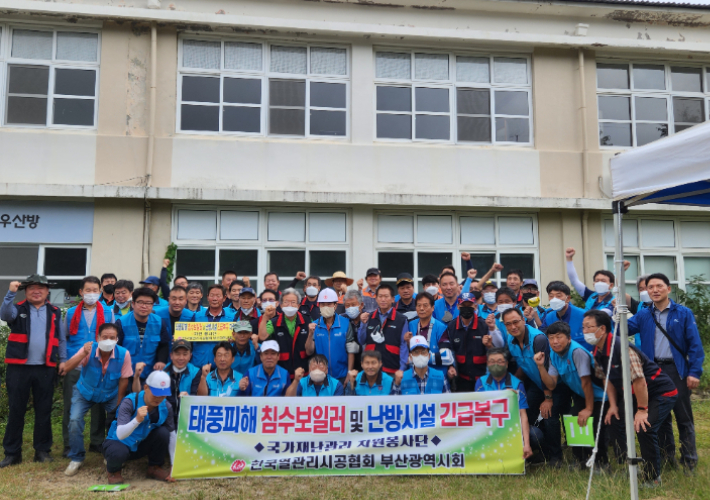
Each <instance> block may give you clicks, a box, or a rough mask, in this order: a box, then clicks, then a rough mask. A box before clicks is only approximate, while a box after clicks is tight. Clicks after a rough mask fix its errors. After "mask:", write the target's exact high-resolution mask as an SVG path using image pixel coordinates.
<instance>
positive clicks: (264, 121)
mask: <svg viewBox="0 0 710 500" xmlns="http://www.w3.org/2000/svg"><path fill="white" fill-rule="evenodd" d="M180 45H181V47H182V53H181V59H180V61H181V64H180V67H181V69H180V106H179V110H178V113H179V119H178V123H179V125H178V126H179V130H181V131H183V132H212V133H233V134H247V135H272V136H296V137H345V136H347V135H348V104H347V103H348V93H349V89H348V86H349V77H348V51H347V49H346V48H342V47H330V46H320V45H308V46H305V45H286V44H276V43H274V44H269V43H262V42H254V41H237V40H234V41H211V40H191V39H185V40H182V42H181V44H180Z"/></svg>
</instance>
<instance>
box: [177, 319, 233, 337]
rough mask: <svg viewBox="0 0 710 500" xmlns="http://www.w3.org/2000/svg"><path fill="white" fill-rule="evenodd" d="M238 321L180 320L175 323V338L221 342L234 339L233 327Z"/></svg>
mask: <svg viewBox="0 0 710 500" xmlns="http://www.w3.org/2000/svg"><path fill="white" fill-rule="evenodd" d="M236 325H237V323H236V322H230V323H197V322H188V321H178V322H177V323H175V338H176V339H185V340H189V341H190V342H219V341H221V340H232V338H233V337H232V328H233V327H234V326H236Z"/></svg>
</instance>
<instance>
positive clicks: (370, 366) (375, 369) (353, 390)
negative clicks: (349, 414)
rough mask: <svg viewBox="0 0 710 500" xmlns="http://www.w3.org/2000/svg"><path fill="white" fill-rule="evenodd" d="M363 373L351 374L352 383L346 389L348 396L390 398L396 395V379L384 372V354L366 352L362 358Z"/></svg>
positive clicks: (354, 371) (352, 372)
mask: <svg viewBox="0 0 710 500" xmlns="http://www.w3.org/2000/svg"><path fill="white" fill-rule="evenodd" d="M361 363H362V371H361V372H360V373H358V372H357V370H352V371H351V372H350V383H349V384H348V385H347V386H346V387H345V394H346V395H348V396H389V395H390V394H394V393H393V392H392V386H393V385H394V379H393V378H392V377H390V376H389V375H387V374H386V373H385V372H383V371H382V354H380V353H379V352H378V351H365V352H363V353H362V358H361Z"/></svg>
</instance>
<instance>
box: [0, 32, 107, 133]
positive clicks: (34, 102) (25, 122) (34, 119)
mask: <svg viewBox="0 0 710 500" xmlns="http://www.w3.org/2000/svg"><path fill="white" fill-rule="evenodd" d="M8 39H9V43H8V44H6V45H7V46H6V47H0V51H1V52H2V53H3V54H4V55H5V56H6V57H7V67H6V79H7V83H6V85H5V91H6V95H5V99H4V104H5V106H4V113H3V115H4V123H5V124H6V125H13V126H35V127H62V128H66V127H77V128H93V127H94V126H95V124H96V115H97V105H96V103H97V100H96V99H97V94H98V68H99V34H98V33H91V32H79V31H63V30H51V29H46V28H37V29H35V28H20V27H14V28H12V29H11V32H10V36H9V37H8Z"/></svg>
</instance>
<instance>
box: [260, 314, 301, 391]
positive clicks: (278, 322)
mask: <svg viewBox="0 0 710 500" xmlns="http://www.w3.org/2000/svg"><path fill="white" fill-rule="evenodd" d="M262 317H263V316H262ZM309 323H310V320H309V319H308V316H304V315H303V314H301V313H296V328H295V329H294V331H293V337H292V336H291V333H290V332H289V331H288V326H286V320H285V319H284V315H283V313H279V314H278V315H277V316H276V317H274V318H272V319H271V324H272V325H273V327H274V333H272V334H271V335H270V336H269V339H268V340H275V341H276V342H277V343H278V344H279V366H281V367H282V368H285V369H286V370H288V373H289V375H291V378H293V374H294V372H295V371H296V369H297V368H303V371H305V372H306V373H308V354H306V340H308V324H309Z"/></svg>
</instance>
